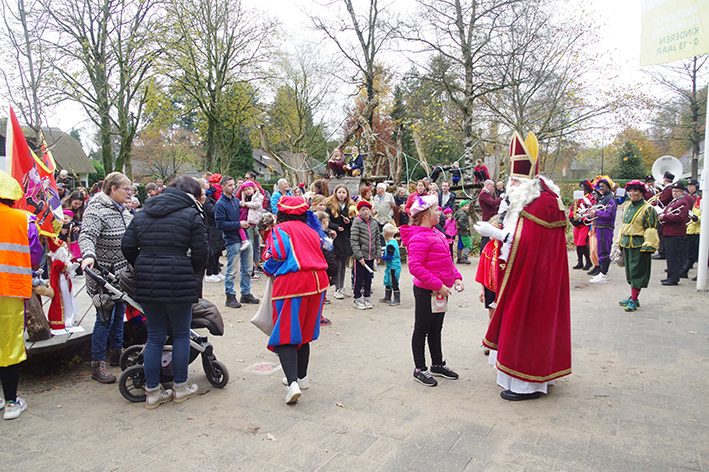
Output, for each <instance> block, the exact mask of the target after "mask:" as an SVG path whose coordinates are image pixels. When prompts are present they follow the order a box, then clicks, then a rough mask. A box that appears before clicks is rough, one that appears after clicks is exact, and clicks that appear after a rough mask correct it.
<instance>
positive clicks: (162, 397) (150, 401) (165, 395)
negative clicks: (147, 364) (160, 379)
mask: <svg viewBox="0 0 709 472" xmlns="http://www.w3.org/2000/svg"><path fill="white" fill-rule="evenodd" d="M172 397H173V394H172V390H170V389H169V388H168V389H167V390H165V389H164V388H163V387H162V385H158V386H157V387H155V388H151V389H148V388H147V387H146V389H145V408H147V409H148V410H154V409H155V408H157V407H159V406H160V405H161V404H163V403H167V402H169V401H170V400H172Z"/></svg>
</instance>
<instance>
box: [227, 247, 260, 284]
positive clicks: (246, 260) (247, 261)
mask: <svg viewBox="0 0 709 472" xmlns="http://www.w3.org/2000/svg"><path fill="white" fill-rule="evenodd" d="M252 246H253V245H252ZM252 246H249V248H248V249H246V250H245V251H242V250H241V242H238V243H234V244H228V245H227V247H226V277H225V278H224V289H225V292H226V293H227V294H229V295H236V292H235V291H234V279H235V278H236V265H237V260H236V258H237V256H239V259H240V261H239V264H240V265H241V283H240V286H241V287H240V288H241V294H242V295H248V294H250V293H251V269H252V268H253V266H254V261H253V253H252Z"/></svg>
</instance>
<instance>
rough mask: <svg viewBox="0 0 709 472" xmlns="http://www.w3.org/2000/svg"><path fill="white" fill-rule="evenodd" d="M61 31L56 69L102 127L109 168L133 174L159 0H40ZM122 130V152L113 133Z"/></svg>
mask: <svg viewBox="0 0 709 472" xmlns="http://www.w3.org/2000/svg"><path fill="white" fill-rule="evenodd" d="M40 1H41V2H42V5H43V7H44V9H45V11H46V12H47V14H48V15H49V16H50V25H51V27H52V28H53V29H54V30H55V32H56V33H57V34H58V35H59V40H58V41H56V43H51V44H50V45H51V46H52V47H55V48H56V49H57V50H58V51H59V59H60V63H58V64H57V66H56V67H55V70H56V71H58V72H59V74H61V76H62V78H63V80H64V82H65V83H66V84H67V87H66V90H64V93H65V94H66V95H67V97H68V98H70V99H73V100H76V101H78V102H79V103H80V104H81V105H82V106H83V107H84V109H85V110H86V112H87V114H88V115H89V117H90V118H91V120H92V121H94V123H96V125H97V126H98V127H99V130H100V134H101V160H102V162H103V165H104V168H105V169H106V172H110V171H111V170H113V169H116V170H120V171H124V167H125V171H126V172H127V173H128V175H130V174H131V164H130V155H131V146H132V142H133V139H134V138H135V134H136V131H137V125H138V122H139V121H140V115H141V112H142V107H143V104H144V101H145V86H146V81H147V80H148V79H149V70H150V68H151V67H152V65H153V61H154V58H155V57H156V55H157V54H158V52H157V50H156V49H155V41H154V34H158V31H159V25H160V24H161V22H160V21H159V19H158V18H155V17H154V15H156V14H157V12H156V5H157V0H40ZM114 134H115V135H118V136H119V139H120V147H119V151H118V158H117V159H116V161H115V166H114V159H113V154H114V153H113V151H112V137H113V135H114Z"/></svg>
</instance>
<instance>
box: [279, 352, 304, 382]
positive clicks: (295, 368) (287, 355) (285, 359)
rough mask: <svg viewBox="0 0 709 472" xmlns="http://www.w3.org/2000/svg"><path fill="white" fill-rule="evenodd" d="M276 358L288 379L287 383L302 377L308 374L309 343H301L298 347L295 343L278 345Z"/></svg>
mask: <svg viewBox="0 0 709 472" xmlns="http://www.w3.org/2000/svg"><path fill="white" fill-rule="evenodd" d="M278 358H279V359H280V361H281V367H282V368H283V373H284V374H286V379H288V385H290V384H291V383H293V382H295V381H297V380H298V379H304V378H305V377H307V375H308V363H309V362H310V343H304V344H301V345H300V349H298V347H297V346H296V345H295V344H285V345H283V346H278Z"/></svg>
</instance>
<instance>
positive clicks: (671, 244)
mask: <svg viewBox="0 0 709 472" xmlns="http://www.w3.org/2000/svg"><path fill="white" fill-rule="evenodd" d="M665 256H666V257H667V280H669V281H670V282H679V273H680V271H681V270H682V264H683V263H684V236H665Z"/></svg>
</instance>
